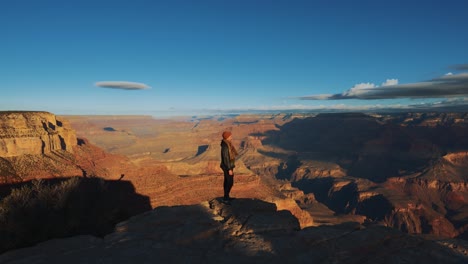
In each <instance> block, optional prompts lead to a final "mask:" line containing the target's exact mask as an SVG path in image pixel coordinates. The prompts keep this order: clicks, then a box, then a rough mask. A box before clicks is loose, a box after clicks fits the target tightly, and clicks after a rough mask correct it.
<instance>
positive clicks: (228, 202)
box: [222, 198, 231, 205]
mask: <svg viewBox="0 0 468 264" xmlns="http://www.w3.org/2000/svg"><path fill="white" fill-rule="evenodd" d="M222 203H223V204H227V205H231V201H230V200H229V198H228V199H223V200H222Z"/></svg>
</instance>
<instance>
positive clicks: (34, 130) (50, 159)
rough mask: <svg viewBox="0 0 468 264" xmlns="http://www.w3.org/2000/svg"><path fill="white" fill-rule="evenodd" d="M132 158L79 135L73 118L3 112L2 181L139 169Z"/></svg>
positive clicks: (0, 125)
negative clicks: (99, 146) (69, 120)
mask: <svg viewBox="0 0 468 264" xmlns="http://www.w3.org/2000/svg"><path fill="white" fill-rule="evenodd" d="M134 167H135V166H134V165H132V164H131V162H130V161H129V160H128V158H126V157H123V156H119V155H114V154H109V153H106V152H104V151H103V150H102V149H100V148H98V147H96V146H94V145H92V144H90V143H89V142H88V141H87V140H86V139H82V138H80V139H78V138H77V137H76V134H75V131H74V130H73V129H72V128H71V126H70V124H69V122H68V121H67V120H66V119H64V118H57V117H56V116H55V115H53V114H51V113H48V112H0V184H3V183H15V182H22V181H27V180H31V179H38V178H55V177H71V176H83V177H91V176H100V177H103V178H106V179H119V177H121V175H124V174H128V173H129V172H131V171H136V169H135V168H134Z"/></svg>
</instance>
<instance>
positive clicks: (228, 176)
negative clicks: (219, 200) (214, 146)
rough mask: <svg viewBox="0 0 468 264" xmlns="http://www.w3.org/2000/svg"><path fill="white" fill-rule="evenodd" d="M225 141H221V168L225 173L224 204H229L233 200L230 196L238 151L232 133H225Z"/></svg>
mask: <svg viewBox="0 0 468 264" xmlns="http://www.w3.org/2000/svg"><path fill="white" fill-rule="evenodd" d="M222 136H223V140H221V164H220V167H221V169H223V172H224V184H223V187H224V197H223V202H224V203H226V204H229V203H230V201H231V200H233V198H231V197H230V196H229V193H230V192H231V188H232V186H233V185H234V168H235V167H236V164H235V161H236V156H237V150H236V148H235V147H234V146H233V145H232V133H231V132H229V131H224V132H223V135H222Z"/></svg>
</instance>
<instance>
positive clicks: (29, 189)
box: [0, 177, 151, 252]
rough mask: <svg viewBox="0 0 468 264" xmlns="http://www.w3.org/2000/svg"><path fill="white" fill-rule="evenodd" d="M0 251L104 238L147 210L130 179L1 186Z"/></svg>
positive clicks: (147, 204)
mask: <svg viewBox="0 0 468 264" xmlns="http://www.w3.org/2000/svg"><path fill="white" fill-rule="evenodd" d="M2 194H3V195H2V197H4V198H3V199H2V200H1V201H0V252H4V251H6V250H11V249H15V248H19V247H25V246H31V245H34V244H36V243H38V242H41V241H44V240H48V239H52V238H60V237H68V236H74V235H84V234H89V235H94V236H104V235H106V234H109V233H111V232H112V231H113V230H114V226H115V224H116V223H118V222H121V221H123V220H125V219H128V218H129V217H131V216H133V215H137V214H140V213H142V212H145V211H148V210H151V205H150V200H149V198H148V197H147V196H142V195H139V194H137V193H136V192H135V188H134V186H133V184H132V183H131V182H129V181H112V180H103V179H101V178H81V177H73V178H68V179H65V178H60V179H51V180H35V181H30V182H24V183H18V184H15V185H13V186H5V185H3V186H2Z"/></svg>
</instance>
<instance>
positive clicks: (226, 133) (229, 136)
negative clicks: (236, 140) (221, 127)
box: [223, 131, 232, 140]
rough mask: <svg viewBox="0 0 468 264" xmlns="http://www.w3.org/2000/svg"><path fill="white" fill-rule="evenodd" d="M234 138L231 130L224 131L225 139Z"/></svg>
mask: <svg viewBox="0 0 468 264" xmlns="http://www.w3.org/2000/svg"><path fill="white" fill-rule="evenodd" d="M231 138H232V133H231V132H229V131H224V132H223V139H225V140H230V139H231Z"/></svg>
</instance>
